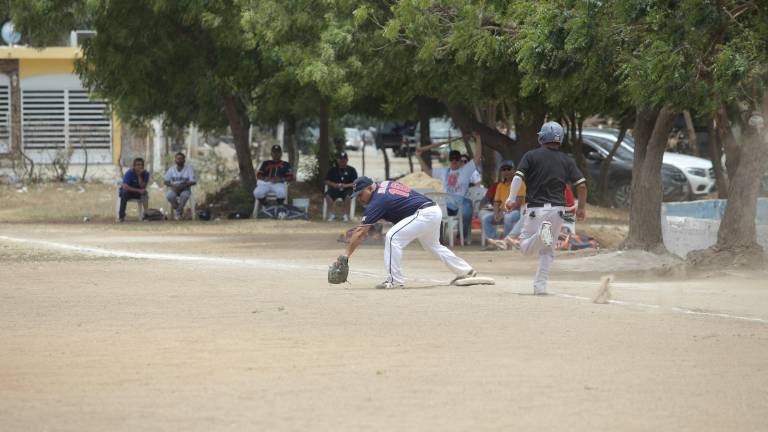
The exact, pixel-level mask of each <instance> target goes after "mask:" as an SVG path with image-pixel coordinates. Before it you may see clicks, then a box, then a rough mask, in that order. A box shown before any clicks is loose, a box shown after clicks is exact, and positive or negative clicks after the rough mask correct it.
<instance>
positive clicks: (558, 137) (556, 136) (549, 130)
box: [538, 121, 564, 144]
mask: <svg viewBox="0 0 768 432" xmlns="http://www.w3.org/2000/svg"><path fill="white" fill-rule="evenodd" d="M538 135H539V144H547V143H557V144H562V142H563V135H564V133H563V127H562V126H560V123H558V122H553V121H551V122H546V123H544V124H543V125H542V126H541V130H540V131H539V133H538Z"/></svg>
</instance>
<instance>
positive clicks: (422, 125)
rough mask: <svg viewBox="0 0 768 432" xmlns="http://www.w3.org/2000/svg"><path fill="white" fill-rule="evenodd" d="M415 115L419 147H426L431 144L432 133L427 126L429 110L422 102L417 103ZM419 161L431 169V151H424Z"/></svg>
mask: <svg viewBox="0 0 768 432" xmlns="http://www.w3.org/2000/svg"><path fill="white" fill-rule="evenodd" d="M416 111H417V113H416V114H417V115H418V117H419V147H426V146H428V145H430V144H432V131H431V130H430V125H429V110H428V109H427V106H426V104H425V103H424V102H419V103H418V105H416ZM420 157H421V159H422V160H423V161H424V163H425V164H426V165H427V167H429V168H432V151H431V150H429V151H425V152H423V153H421V155H420Z"/></svg>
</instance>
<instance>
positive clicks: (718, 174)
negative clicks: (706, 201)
mask: <svg viewBox="0 0 768 432" xmlns="http://www.w3.org/2000/svg"><path fill="white" fill-rule="evenodd" d="M707 123H708V124H707V132H708V134H709V141H710V142H709V159H710V160H711V161H712V168H714V170H715V184H716V185H717V197H718V198H720V199H727V198H728V179H727V178H726V177H725V173H724V172H723V162H722V160H723V152H722V149H721V148H720V138H719V137H718V136H717V131H716V130H715V123H716V121H715V119H714V118H712V119H710V121H709V122H707Z"/></svg>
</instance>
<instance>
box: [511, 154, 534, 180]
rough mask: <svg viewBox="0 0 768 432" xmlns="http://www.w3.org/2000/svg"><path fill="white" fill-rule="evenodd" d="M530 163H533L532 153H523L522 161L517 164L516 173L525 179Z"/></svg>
mask: <svg viewBox="0 0 768 432" xmlns="http://www.w3.org/2000/svg"><path fill="white" fill-rule="evenodd" d="M530 165H531V161H530V153H526V154H524V155H523V158H522V159H521V160H520V163H519V164H517V171H515V175H516V176H518V177H521V178H522V179H523V180H525V175H526V174H528V170H529V169H530Z"/></svg>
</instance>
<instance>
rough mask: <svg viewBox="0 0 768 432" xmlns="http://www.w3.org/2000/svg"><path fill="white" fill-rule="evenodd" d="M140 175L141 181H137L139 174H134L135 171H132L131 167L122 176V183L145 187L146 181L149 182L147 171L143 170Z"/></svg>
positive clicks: (134, 186) (138, 187)
mask: <svg viewBox="0 0 768 432" xmlns="http://www.w3.org/2000/svg"><path fill="white" fill-rule="evenodd" d="M141 177H142V178H141V180H142V181H141V182H139V175H138V174H136V171H134V170H133V168H130V169H128V171H126V172H125V175H124V176H123V183H124V184H127V185H128V186H130V187H133V188H136V189H141V188H143V187H146V186H147V183H148V182H149V171H144V172H143V173H142V176H141Z"/></svg>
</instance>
